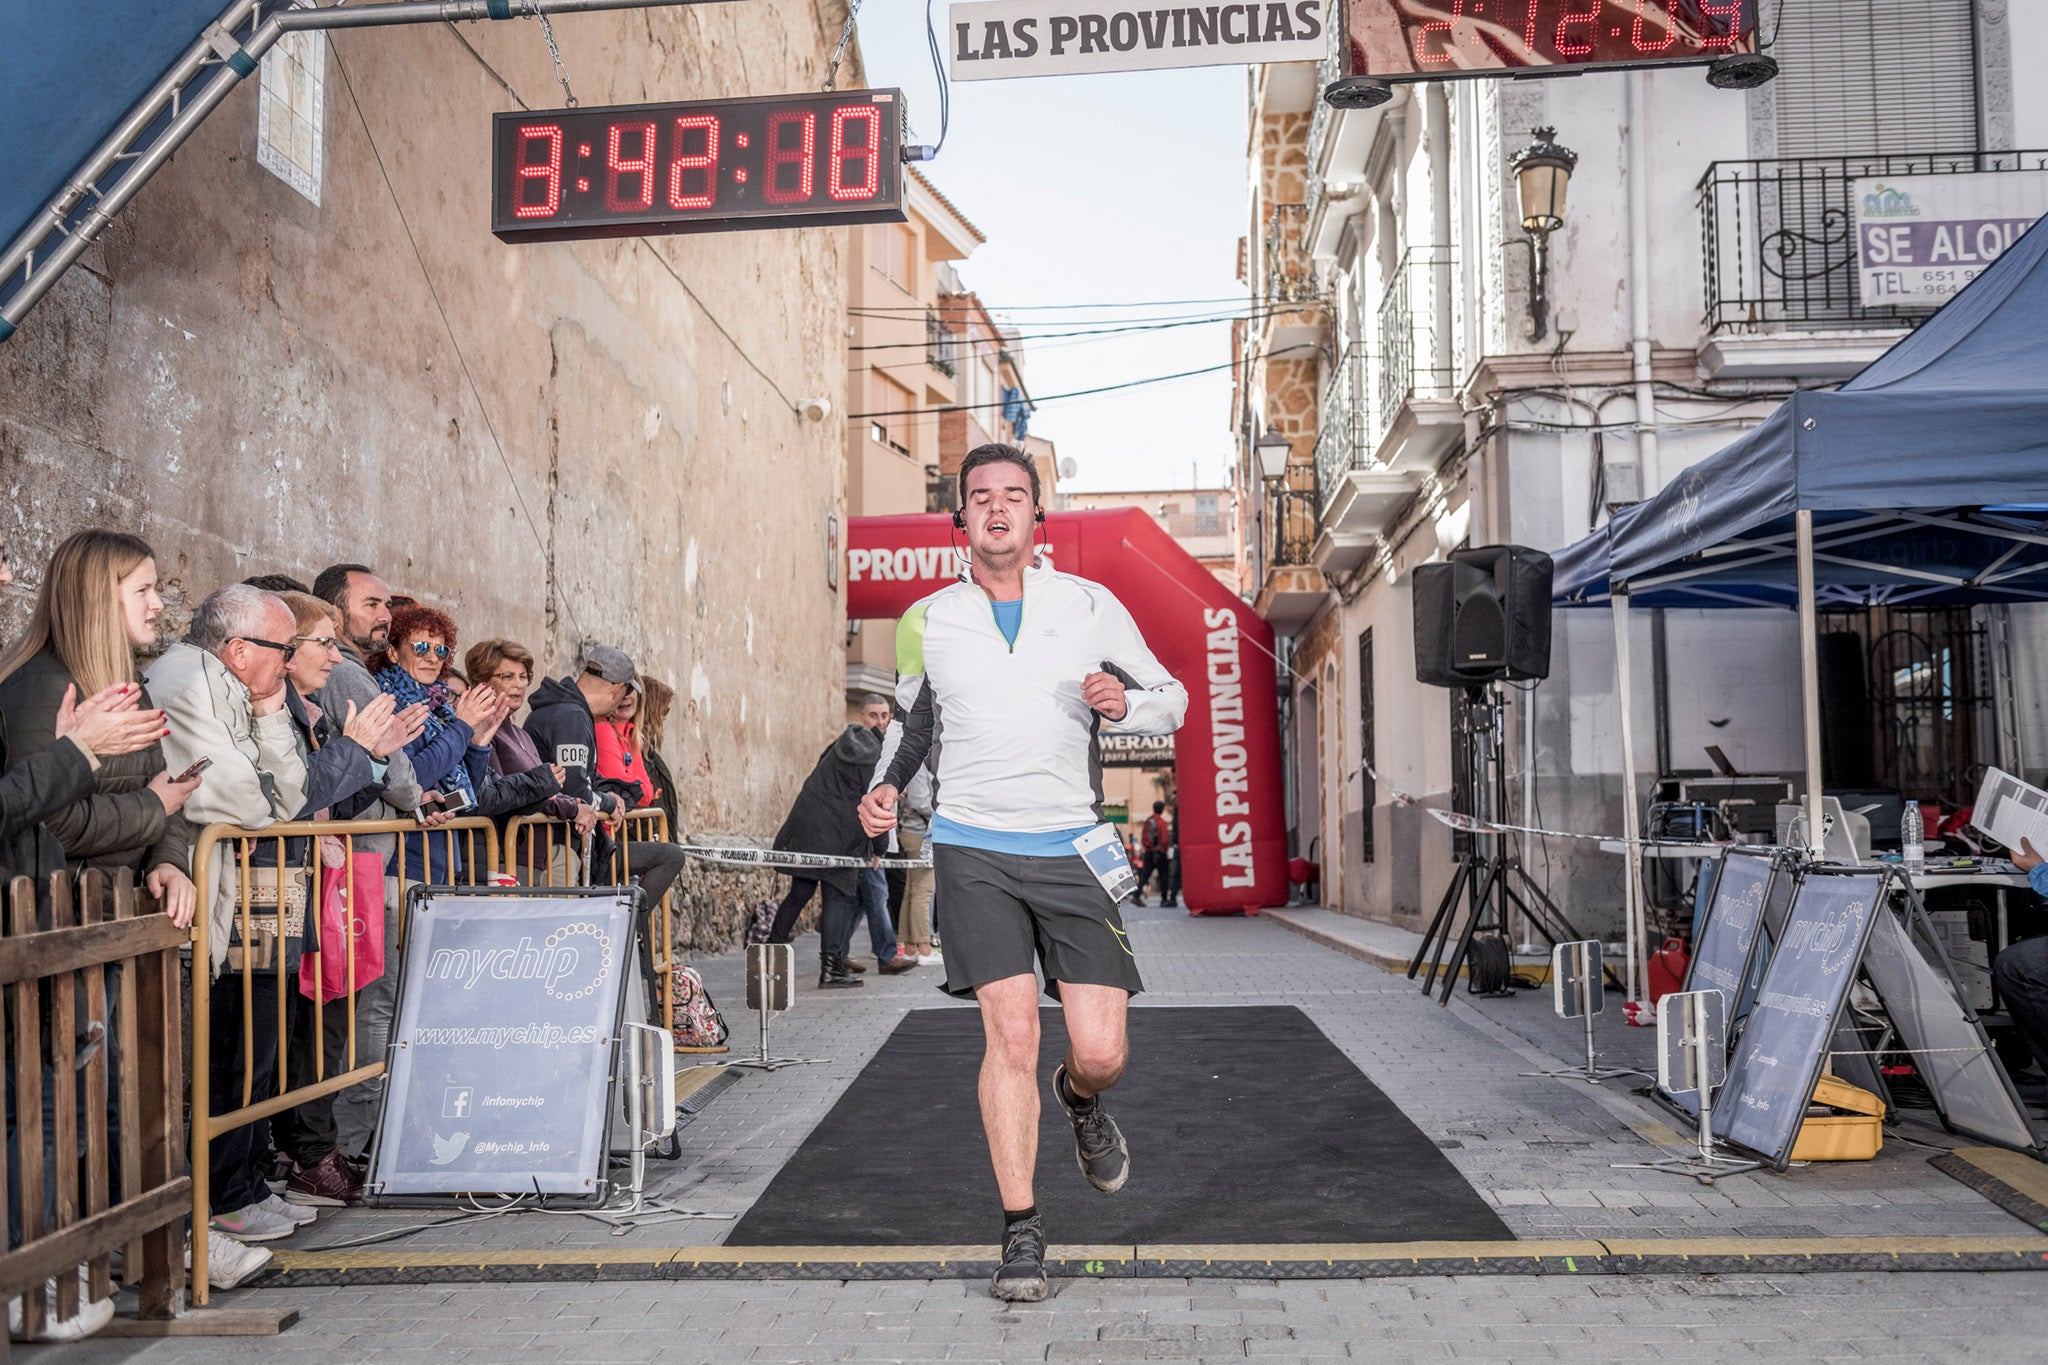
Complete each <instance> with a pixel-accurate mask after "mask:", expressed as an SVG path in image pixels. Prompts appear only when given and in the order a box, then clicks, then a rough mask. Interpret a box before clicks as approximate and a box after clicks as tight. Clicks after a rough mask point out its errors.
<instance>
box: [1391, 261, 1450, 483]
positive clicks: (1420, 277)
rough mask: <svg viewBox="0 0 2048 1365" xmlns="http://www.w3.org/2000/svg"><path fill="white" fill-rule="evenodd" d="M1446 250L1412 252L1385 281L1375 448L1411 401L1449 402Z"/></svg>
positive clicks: (1448, 309) (1448, 318)
mask: <svg viewBox="0 0 2048 1365" xmlns="http://www.w3.org/2000/svg"><path fill="white" fill-rule="evenodd" d="M1450 290H1451V249H1450V247H1448V246H1411V247H1409V248H1408V249H1407V250H1406V251H1404V252H1402V253H1401V261H1400V264H1398V265H1396V266H1395V267H1394V274H1393V277H1392V278H1391V279H1389V280H1388V281H1387V292H1386V297H1385V298H1384V299H1383V300H1381V302H1380V315H1379V340H1380V351H1379V359H1380V364H1379V394H1378V400H1379V401H1378V405H1377V407H1376V408H1375V409H1374V414H1373V415H1374V418H1375V425H1374V427H1373V430H1372V440H1373V443H1374V444H1375V445H1377V444H1378V442H1379V438H1380V437H1381V436H1383V435H1385V434H1386V428H1387V426H1388V425H1389V424H1390V423H1392V422H1393V420H1394V416H1395V414H1396V413H1398V412H1399V411H1400V410H1401V405H1402V404H1403V403H1405V402H1407V401H1408V400H1409V399H1411V398H1449V397H1450V396H1451V390H1452V386H1453V384H1454V383H1455V382H1456V372H1455V371H1454V370H1453V368H1452V366H1451V338H1450Z"/></svg>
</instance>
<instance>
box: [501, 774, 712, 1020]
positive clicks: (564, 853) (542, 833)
mask: <svg viewBox="0 0 2048 1365" xmlns="http://www.w3.org/2000/svg"><path fill="white" fill-rule="evenodd" d="M614 839H615V842H617V844H618V846H619V861H620V863H621V864H622V867H621V870H620V873H619V880H620V881H621V882H626V881H631V880H632V877H633V855H632V851H631V848H630V845H631V844H633V843H634V842H636V841H639V842H646V841H652V842H657V843H667V842H668V841H669V828H668V813H667V812H666V811H664V810H662V809H661V808H660V807H659V806H643V807H641V808H640V809H639V810H636V811H629V812H627V814H626V821H625V825H624V827H623V828H621V829H620V831H619V832H618V834H617V835H615V836H614ZM536 852H538V855H539V856H538V857H536V856H535V855H536ZM558 855H559V862H558V860H557V858H558ZM500 870H501V871H503V872H504V874H505V875H507V876H509V877H511V878H512V879H513V880H514V881H517V882H518V883H519V884H520V885H522V886H590V885H592V884H593V882H592V880H591V879H592V877H593V876H595V875H596V874H597V873H599V872H603V871H605V870H606V869H603V868H594V867H592V866H591V858H590V839H589V836H586V835H578V834H576V833H575V830H574V827H573V825H572V824H571V822H569V821H567V820H558V819H556V818H555V817H554V816H552V815H522V816H518V817H516V818H514V819H513V820H511V821H509V822H507V824H506V826H505V842H504V863H503V866H502V868H501V869H500ZM674 904H675V888H674V886H673V885H671V886H670V888H669V889H668V891H666V892H664V893H663V894H662V898H661V905H660V913H659V914H654V915H652V916H651V917H650V921H649V925H648V927H649V929H650V930H652V931H653V932H652V933H651V935H650V944H649V947H650V949H651V951H652V953H653V956H654V973H655V976H656V978H657V980H656V982H655V987H656V989H657V990H659V991H660V993H661V995H660V1000H661V1018H660V1019H658V1020H656V1021H655V1022H656V1023H657V1024H659V1025H661V1026H662V1027H667V1021H668V1017H669V1013H670V1011H671V1009H672V1008H673V1006H674V1003H675V1002H674V999H673V995H674V990H675V961H676V952H675V917H674V913H673V912H674Z"/></svg>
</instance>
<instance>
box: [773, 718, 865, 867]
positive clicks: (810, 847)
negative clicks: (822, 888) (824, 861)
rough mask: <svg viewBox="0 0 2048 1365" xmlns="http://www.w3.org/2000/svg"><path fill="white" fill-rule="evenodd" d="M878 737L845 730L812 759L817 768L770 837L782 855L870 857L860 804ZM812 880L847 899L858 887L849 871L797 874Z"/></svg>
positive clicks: (857, 727) (861, 728)
mask: <svg viewBox="0 0 2048 1365" xmlns="http://www.w3.org/2000/svg"><path fill="white" fill-rule="evenodd" d="M881 757H882V737H881V736H880V735H878V734H876V733H875V732H874V731H873V730H870V729H869V728H868V727H867V726H865V725H849V726H847V727H846V729H845V730H843V731H841V732H840V735H839V738H837V739H835V740H833V741H832V743H831V745H830V746H829V747H827V748H826V750H825V752H824V753H822V754H819V755H818V763H817V766H816V767H814V768H812V769H811V775H810V776H809V777H807V778H805V779H804V786H803V790H802V791H800V792H798V793H797V797H796V804H795V805H793V806H791V807H790V808H789V818H788V819H787V820H784V821H783V822H782V828H781V829H779V830H777V831H776V833H775V847H776V848H777V849H778V850H780V851H782V852H785V853H829V854H833V855H835V856H838V857H843V858H866V857H869V856H870V855H872V854H873V852H874V842H875V841H874V840H872V839H870V838H868V836H867V831H865V830H863V829H862V828H861V827H860V810H859V807H860V799H861V797H863V796H865V795H867V790H868V779H869V778H870V777H872V776H874V772H875V764H876V763H878V762H880V761H881ZM801 875H803V876H807V877H809V876H815V877H816V878H817V879H818V880H819V881H821V882H827V883H829V884H831V885H832V886H834V887H836V888H837V889H839V890H840V891H842V892H844V893H846V894H847V895H852V894H853V893H854V892H855V891H856V890H858V889H859V886H860V880H859V878H860V874H859V872H858V871H857V870H856V869H854V868H850V867H835V868H819V869H817V870H816V871H814V872H803V873H802V874H801Z"/></svg>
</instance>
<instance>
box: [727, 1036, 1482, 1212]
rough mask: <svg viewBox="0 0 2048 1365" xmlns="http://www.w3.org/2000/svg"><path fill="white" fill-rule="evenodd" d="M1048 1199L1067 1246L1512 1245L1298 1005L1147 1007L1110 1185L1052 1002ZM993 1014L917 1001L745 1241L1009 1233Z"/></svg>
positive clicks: (1124, 1096) (1043, 1196) (761, 1204)
mask: <svg viewBox="0 0 2048 1365" xmlns="http://www.w3.org/2000/svg"><path fill="white" fill-rule="evenodd" d="M1042 1017H1043V1021H1044V1025H1043V1030H1042V1036H1043V1055H1042V1059H1041V1061H1040V1066H1039V1070H1040V1075H1041V1076H1042V1077H1043V1078H1044V1081H1045V1085H1044V1087H1043V1088H1042V1089H1043V1109H1042V1114H1041V1121H1040V1127H1039V1154H1038V1207H1039V1209H1040V1211H1041V1212H1042V1213H1043V1214H1044V1215H1045V1224H1046V1232H1047V1235H1048V1236H1049V1237H1050V1238H1051V1239H1052V1240H1053V1241H1054V1242H1055V1243H1068V1244H1072V1243H1126V1244H1141V1243H1154V1244H1156V1243H1188V1242H1210V1243H1237V1244H1241V1243H1258V1242H1409V1241H1426V1240H1435V1239H1444V1240H1460V1241H1465V1240H1470V1241H1508V1240H1511V1239H1512V1238H1513V1237H1514V1234H1513V1233H1511V1232H1509V1231H1508V1228H1507V1225H1506V1224H1504V1223H1502V1222H1501V1220H1500V1218H1499V1216H1498V1215H1497V1214H1495V1213H1494V1211H1493V1210H1492V1208H1491V1207H1490V1206H1488V1205H1487V1203H1486V1202H1485V1200H1483V1199H1481V1198H1480V1196H1479V1194H1478V1192H1477V1191H1476V1190H1474V1189H1473V1188H1472V1187H1471V1185H1469V1184H1467V1183H1466V1181H1465V1178H1464V1176H1462V1175H1460V1174H1459V1173H1458V1170H1457V1168H1456V1167H1454V1166H1453V1165H1452V1164H1451V1162H1450V1160H1449V1159H1448V1158H1447V1157H1445V1156H1444V1154H1443V1153H1442V1152H1440V1151H1438V1150H1437V1147H1436V1145H1435V1144H1434V1143H1432V1142H1431V1141H1430V1140H1429V1139H1428V1138H1427V1137H1425V1136H1424V1135H1423V1133H1422V1131H1421V1130H1420V1129H1418V1128H1417V1127H1416V1126H1415V1125H1414V1124H1413V1123H1411V1122H1410V1121H1409V1120H1408V1118H1407V1116H1406V1115H1404V1114H1402V1112H1401V1111H1400V1110H1399V1109H1398V1108H1397V1107H1395V1105H1394V1102H1393V1101H1392V1100H1390V1099H1388V1098H1387V1097H1386V1095H1384V1094H1383V1093H1381V1091H1380V1089H1379V1087H1377V1086H1375V1085H1374V1084H1373V1083H1372V1082H1371V1081H1369V1080H1367V1079H1366V1078H1365V1076H1364V1074H1363V1073H1361V1072H1360V1071H1359V1070H1358V1068H1357V1067H1355V1066H1353V1065H1352V1063H1351V1061H1350V1059H1349V1058H1347V1057H1345V1056H1344V1054H1343V1053H1342V1052H1340V1051H1338V1050H1337V1047H1336V1046H1335V1045H1334V1044H1333V1043H1331V1042H1330V1040H1329V1039H1328V1038H1326V1037H1324V1036H1323V1033H1322V1031H1321V1030H1320V1029H1318V1028H1317V1027H1316V1026H1315V1025H1314V1024H1313V1023H1311V1022H1310V1021H1309V1018H1308V1016H1307V1015H1305V1014H1303V1013H1302V1012H1301V1011H1300V1010H1298V1009H1295V1008H1293V1007H1292V1006H1254V1007H1244V1008H1216V1009H1180V1008H1158V1009H1148V1008H1137V1009H1133V1010H1132V1011H1131V1015H1130V1019H1131V1024H1130V1032H1131V1064H1130V1068H1129V1071H1128V1072H1127V1074H1126V1075H1125V1078H1124V1080H1123V1083H1122V1084H1120V1085H1119V1086H1117V1087H1116V1089H1115V1090H1114V1091H1112V1092H1110V1095H1109V1097H1108V1099H1107V1101H1106V1102H1107V1103H1108V1105H1109V1109H1110V1113H1111V1114H1112V1115H1114V1116H1115V1118H1116V1120H1117V1123H1118V1124H1119V1126H1121V1127H1122V1129H1123V1132H1124V1137H1125V1139H1126V1140H1127V1141H1128V1142H1129V1144H1130V1148H1131V1178H1130V1182H1129V1183H1128V1184H1127V1185H1125V1186H1124V1188H1123V1189H1122V1190H1120V1191H1118V1192H1117V1193H1116V1194H1113V1195H1105V1194H1099V1193H1097V1192H1096V1191H1095V1190H1094V1189H1093V1188H1091V1187H1090V1186H1089V1185H1088V1183H1087V1181H1086V1180H1085V1179H1083V1177H1082V1175H1081V1172H1080V1170H1079V1169H1078V1167H1077V1166H1076V1165H1075V1160H1074V1136H1073V1130H1072V1128H1071V1127H1069V1126H1068V1123H1067V1120H1066V1116H1065V1115H1064V1114H1062V1113H1061V1112H1060V1111H1059V1108H1058V1106H1057V1105H1056V1104H1054V1102H1053V1100H1052V1097H1051V1093H1050V1086H1051V1077H1052V1069H1053V1067H1054V1065H1055V1064H1057V1063H1058V1061H1059V1060H1060V1058H1061V1057H1063V1056H1064V1055H1065V1054H1066V1048H1067V1034H1066V1027H1065V1024H1064V1020H1063V1018H1062V1015H1061V1013H1060V1011H1059V1010H1057V1009H1052V1008H1048V1009H1046V1010H1044V1011H1043V1016H1042ZM981 1053H982V1032H981V1016H980V1013H979V1012H978V1011H976V1010H971V1009H932V1010H913V1011H912V1012H911V1013H910V1014H908V1015H906V1016H905V1017H904V1020H903V1022H902V1023H901V1024H900V1025H898V1026H897V1028H896V1031H895V1032H894V1033H893V1034H891V1035H890V1036H889V1039H888V1041H887V1042H885V1043H883V1044H882V1047H881V1050H880V1051H879V1052H877V1053H876V1054H875V1056H874V1058H873V1060H871V1061H870V1062H869V1063H868V1065H867V1067H866V1069H865V1070H863V1071H862V1072H861V1074H860V1075H859V1076H858V1077H856V1078H855V1079H854V1082H853V1084H852V1085H850V1086H848V1087H847V1089H846V1093H845V1094H843V1095H841V1096H840V1098H839V1102H838V1103H837V1104H835V1105H834V1106H833V1107H832V1110H831V1112H830V1113H828V1114H826V1115H825V1118H824V1120H823V1121H822V1122H821V1123H819V1125H818V1126H817V1128H816V1129H815V1130H814V1131H813V1132H812V1133H811V1135H810V1137H808V1138H806V1139H805V1140H804V1144H803V1146H802V1147H800V1148H799V1149H798V1150H797V1153H796V1155H795V1156H793V1157H792V1158H790V1161H789V1163H788V1164H787V1165H785V1166H784V1167H783V1168H782V1170H781V1171H780V1172H778V1173H777V1174H776V1176H775V1179H774V1180H773V1181H772V1182H771V1183H770V1184H769V1186H768V1188H767V1190H766V1191H765V1192H763V1194H762V1195H761V1198H760V1199H759V1200H757V1201H756V1202H755V1204H754V1206H753V1208H752V1209H750V1210H748V1212H747V1214H746V1215H745V1216H744V1217H743V1218H741V1219H740V1221H739V1224H738V1226H737V1227H735V1228H734V1229H733V1233H732V1236H731V1237H730V1238H728V1239H727V1240H726V1245H727V1246H865V1245H881V1246H921V1245H962V1244H969V1243H990V1242H994V1241H996V1240H997V1238H998V1237H999V1235H1000V1233H1001V1227H1002V1224H1001V1216H1000V1213H999V1208H1000V1204H999V1202H998V1200H997V1198H996V1189H995V1176H994V1175H993V1173H992V1172H991V1171H990V1169H989V1160H988V1146H987V1143H986V1141H985V1140H984V1138H983V1137H982V1131H981V1111H980V1108H979V1104H978V1101H977V1099H976V1094H975V1083H976V1078H977V1076H978V1074H979V1072H980V1068H981Z"/></svg>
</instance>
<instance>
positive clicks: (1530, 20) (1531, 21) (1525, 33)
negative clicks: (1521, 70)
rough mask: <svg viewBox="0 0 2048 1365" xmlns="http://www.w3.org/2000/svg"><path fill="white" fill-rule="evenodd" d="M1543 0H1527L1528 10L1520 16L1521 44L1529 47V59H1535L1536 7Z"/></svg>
mask: <svg viewBox="0 0 2048 1365" xmlns="http://www.w3.org/2000/svg"><path fill="white" fill-rule="evenodd" d="M1542 2H1543V0H1529V12H1528V13H1527V14H1526V15H1524V16H1523V17H1522V46H1523V47H1526V48H1528V49H1529V59H1530V60H1531V61H1534V60H1535V59H1536V7H1537V6H1538V5H1540V4H1541V3H1542Z"/></svg>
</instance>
